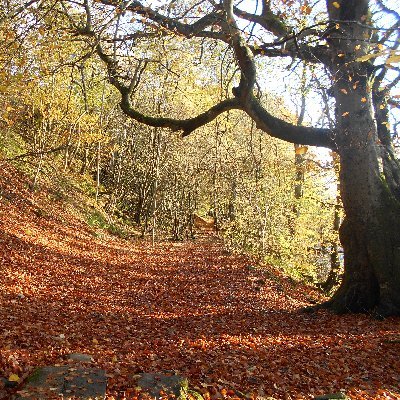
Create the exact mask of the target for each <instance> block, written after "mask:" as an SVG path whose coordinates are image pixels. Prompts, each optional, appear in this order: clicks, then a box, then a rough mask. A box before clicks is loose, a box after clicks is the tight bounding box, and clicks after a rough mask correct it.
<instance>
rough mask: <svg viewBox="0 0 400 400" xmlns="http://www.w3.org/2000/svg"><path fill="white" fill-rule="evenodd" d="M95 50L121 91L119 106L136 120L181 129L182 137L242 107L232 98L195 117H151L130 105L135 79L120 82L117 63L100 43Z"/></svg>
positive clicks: (111, 79) (175, 129)
mask: <svg viewBox="0 0 400 400" xmlns="http://www.w3.org/2000/svg"><path fill="white" fill-rule="evenodd" d="M96 51H97V54H98V55H99V57H100V58H101V59H102V60H103V61H104V62H105V64H106V66H107V70H108V76H109V81H110V83H111V84H112V85H113V86H114V87H115V88H116V89H118V91H119V92H120V93H121V102H120V106H121V109H122V111H123V112H124V113H125V114H126V115H127V116H129V117H131V118H132V119H134V120H135V121H137V122H140V123H143V124H145V125H148V126H153V127H158V128H169V129H171V130H172V131H173V132H177V131H182V137H185V136H188V135H190V134H191V133H192V132H193V131H195V130H196V129H198V128H200V127H201V126H203V125H206V124H208V123H209V122H211V121H213V120H214V119H215V118H217V117H218V116H219V115H220V114H222V113H223V112H225V111H229V110H233V109H242V107H241V105H240V102H239V100H238V99H236V98H233V99H226V100H223V101H221V102H219V103H218V104H216V105H214V106H212V107H211V108H209V109H208V110H207V111H205V112H203V113H201V114H199V115H197V116H196V117H193V118H188V119H183V120H180V119H174V118H163V117H151V116H148V115H145V114H143V113H141V112H139V111H137V110H135V109H134V108H133V107H132V105H131V94H132V91H133V89H134V88H135V87H136V86H137V82H136V81H135V79H133V80H132V82H131V84H130V85H129V86H127V85H125V84H124V83H122V82H120V81H119V79H118V73H117V64H116V62H115V61H114V59H113V58H112V57H110V56H109V55H107V54H106V53H105V52H104V50H103V49H102V47H101V45H100V44H98V45H97V46H96Z"/></svg>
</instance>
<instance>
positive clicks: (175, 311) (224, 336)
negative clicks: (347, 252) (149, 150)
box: [0, 164, 400, 399]
mask: <svg viewBox="0 0 400 400" xmlns="http://www.w3.org/2000/svg"><path fill="white" fill-rule="evenodd" d="M0 189H1V192H0V221H1V223H0V251H1V253H0V266H1V267H0V274H1V278H0V304H1V308H0V312H1V317H0V318H1V327H0V329H1V334H0V337H1V341H0V374H1V376H2V377H4V378H5V379H6V380H7V379H8V378H9V377H10V376H11V375H12V374H14V375H17V376H18V377H19V378H20V381H23V380H24V379H25V378H26V377H27V375H28V374H29V373H30V372H31V371H32V370H33V369H34V368H35V367H36V366H41V365H50V364H67V363H68V362H67V360H66V356H67V355H68V354H70V353H75V352H79V353H88V354H91V355H93V358H94V364H95V365H96V366H99V367H101V368H104V369H106V371H107V374H108V382H109V386H108V397H107V398H108V399H117V398H118V399H134V398H136V396H137V389H136V384H135V375H137V374H138V373H139V372H142V371H146V372H149V371H164V370H174V371H177V372H179V373H180V374H182V375H185V376H187V377H188V378H189V380H190V384H191V387H192V388H193V389H195V390H197V391H198V392H200V393H202V394H203V396H204V398H205V399H221V398H228V399H229V398H236V399H237V398H245V397H246V396H248V397H250V398H256V397H257V396H259V398H265V397H268V396H272V398H274V399H310V398H313V396H314V395H317V394H323V393H332V392H338V391H339V390H341V389H343V390H345V391H346V393H347V394H348V395H349V396H350V397H351V398H352V399H396V398H399V396H400V391H399V390H398V387H399V379H400V361H399V358H398V353H399V346H400V332H399V320H398V319H395V318H392V319H387V320H385V321H377V320H374V319H372V318H370V317H369V316H367V315H347V316H335V315H332V314H330V313H328V312H326V311H318V312H315V313H311V314H308V313H304V312H303V311H302V310H303V307H304V306H308V305H310V303H312V302H313V301H315V300H318V301H320V300H321V298H320V297H319V295H318V293H317V292H315V291H314V290H312V289H310V288H309V287H307V286H304V285H300V284H295V283H294V282H293V281H292V280H290V279H288V278H286V277H285V276H283V275H281V274H280V273H278V272H276V271H275V270H273V269H272V268H270V267H268V266H264V267H259V266H258V265H256V264H255V263H254V262H253V261H252V260H251V259H249V258H247V257H245V256H242V255H236V254H230V253H228V252H226V251H225V250H224V249H223V247H222V245H221V244H220V242H219V241H218V239H217V238H215V237H212V236H211V237H210V236H207V237H206V238H204V239H198V240H196V241H191V242H184V243H182V242H178V243H176V242H170V241H164V242H160V243H157V244H156V245H155V246H154V247H152V246H151V245H150V244H149V243H148V242H146V241H133V240H131V241H127V240H122V239H117V238H115V237H112V236H110V235H108V234H106V233H105V232H103V231H99V230H97V231H96V230H95V229H93V228H90V227H88V225H87V224H86V223H85V222H84V220H83V219H82V218H81V217H80V215H79V213H78V212H77V211H76V208H74V207H76V206H73V205H71V203H69V202H66V201H65V200H55V199H54V198H53V192H52V189H51V187H50V188H49V189H48V190H42V191H41V192H40V193H36V194H33V193H32V192H31V191H29V190H28V185H27V178H25V177H24V176H22V175H21V174H20V173H19V172H17V171H16V170H15V169H14V168H12V167H10V166H8V165H4V164H3V167H2V174H1V177H0ZM75 198H76V195H75ZM1 385H3V384H1ZM15 390H18V388H17V389H5V388H2V389H0V398H2V399H7V398H10V396H11V394H12V392H13V391H15Z"/></svg>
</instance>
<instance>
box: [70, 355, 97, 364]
mask: <svg viewBox="0 0 400 400" xmlns="http://www.w3.org/2000/svg"><path fill="white" fill-rule="evenodd" d="M68 360H71V361H75V362H82V363H89V362H93V357H92V356H91V355H90V354H81V353H72V354H70V355H69V356H68Z"/></svg>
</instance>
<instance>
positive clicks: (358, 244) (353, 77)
mask: <svg viewBox="0 0 400 400" xmlns="http://www.w3.org/2000/svg"><path fill="white" fill-rule="evenodd" d="M365 68H366V67H364V66H362V65H361V66H360V65H358V67H357V66H353V67H352V69H351V70H350V69H347V70H346V71H345V73H344V74H343V78H342V79H339V80H338V81H337V83H336V85H335V88H334V90H335V97H336V105H337V115H338V122H339V126H338V135H337V146H338V152H339V155H340V188H341V196H342V201H343V205H344V209H345V213H346V217H345V220H344V222H343V224H342V226H341V229H340V240H341V242H342V245H343V248H344V257H345V271H344V278H343V282H342V284H341V286H340V288H339V289H338V291H337V292H336V293H335V295H334V296H333V298H332V299H331V301H330V302H329V303H328V305H329V306H331V307H332V308H333V309H334V310H335V311H337V312H366V311H369V310H375V312H376V314H377V315H378V316H387V315H393V314H400V224H399V222H400V204H399V202H398V200H397V199H396V197H395V196H394V195H393V194H392V192H391V190H390V187H389V186H388V185H387V184H386V180H385V174H384V173H383V167H382V158H383V157H382V156H383V152H384V146H382V144H381V143H380V141H379V139H378V134H377V127H376V120H375V116H374V111H373V106H372V96H371V95H370V93H369V92H368V89H367V87H368V86H367V84H366V82H365V79H366V76H367V71H366V70H365ZM349 77H350V78H349ZM363 81H364V82H363ZM355 82H358V84H357V85H356V84H355ZM363 83H364V84H363Z"/></svg>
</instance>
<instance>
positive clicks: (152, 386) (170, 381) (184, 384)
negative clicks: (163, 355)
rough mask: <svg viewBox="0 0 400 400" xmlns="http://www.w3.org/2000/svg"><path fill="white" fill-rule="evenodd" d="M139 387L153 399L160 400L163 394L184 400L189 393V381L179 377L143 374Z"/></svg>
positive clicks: (138, 382) (138, 383)
mask: <svg viewBox="0 0 400 400" xmlns="http://www.w3.org/2000/svg"><path fill="white" fill-rule="evenodd" d="M137 385H138V386H139V387H140V388H141V389H142V390H143V391H144V392H146V393H148V394H149V395H150V396H152V397H153V398H159V397H160V396H161V392H164V393H166V394H169V395H171V394H173V395H174V396H175V398H177V399H178V398H179V397H180V396H181V397H182V398H184V397H185V395H186V394H187V393H188V386H189V384H188V380H187V379H186V378H184V377H182V376H179V375H173V374H161V373H143V374H140V378H139V379H138V381H137Z"/></svg>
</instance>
